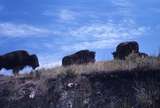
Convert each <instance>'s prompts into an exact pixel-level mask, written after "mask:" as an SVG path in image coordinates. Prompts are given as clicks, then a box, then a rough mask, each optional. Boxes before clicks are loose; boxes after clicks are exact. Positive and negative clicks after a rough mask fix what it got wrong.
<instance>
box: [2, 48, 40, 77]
mask: <svg viewBox="0 0 160 108" xmlns="http://www.w3.org/2000/svg"><path fill="white" fill-rule="evenodd" d="M25 66H30V67H32V69H35V68H36V67H38V66H39V62H38V58H37V56H36V55H34V54H33V55H29V54H28V52H27V51H25V50H17V51H13V52H10V53H7V54H4V55H1V56H0V69H2V68H5V69H12V70H13V74H14V75H17V74H18V73H19V70H21V69H23V68H24V67H25Z"/></svg>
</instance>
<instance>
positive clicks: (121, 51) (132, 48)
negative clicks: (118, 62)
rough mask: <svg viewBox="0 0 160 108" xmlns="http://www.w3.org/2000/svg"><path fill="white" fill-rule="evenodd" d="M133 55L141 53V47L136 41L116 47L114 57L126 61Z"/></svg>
mask: <svg viewBox="0 0 160 108" xmlns="http://www.w3.org/2000/svg"><path fill="white" fill-rule="evenodd" d="M131 53H139V45H138V43H137V42H136V41H129V42H123V43H120V44H119V45H118V46H117V47H116V51H115V52H113V53H112V54H113V57H114V58H115V59H122V60H124V59H125V57H127V56H128V55H129V54H131Z"/></svg>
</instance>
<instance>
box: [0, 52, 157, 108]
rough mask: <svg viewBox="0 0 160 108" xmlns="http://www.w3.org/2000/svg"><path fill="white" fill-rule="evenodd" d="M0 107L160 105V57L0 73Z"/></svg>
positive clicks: (126, 107)
mask: <svg viewBox="0 0 160 108" xmlns="http://www.w3.org/2000/svg"><path fill="white" fill-rule="evenodd" d="M0 86H1V88H0V106H1V108H159V107H160V58H159V57H151V56H149V57H139V56H137V55H136V54H131V55H129V56H128V57H127V58H126V60H112V61H101V62H96V63H94V64H93V63H90V64H84V65H72V66H67V67H61V66H59V67H55V68H53V69H40V70H38V71H35V72H31V73H30V74H23V75H20V76H18V77H15V76H11V77H7V76H0Z"/></svg>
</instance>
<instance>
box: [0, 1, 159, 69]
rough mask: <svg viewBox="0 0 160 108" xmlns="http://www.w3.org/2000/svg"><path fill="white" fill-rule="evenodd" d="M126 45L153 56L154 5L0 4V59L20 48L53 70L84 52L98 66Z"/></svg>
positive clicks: (155, 37) (155, 50)
mask: <svg viewBox="0 0 160 108" xmlns="http://www.w3.org/2000/svg"><path fill="white" fill-rule="evenodd" d="M128 40H136V41H138V42H139V45H140V50H141V51H143V52H146V53H149V54H152V55H153V54H157V53H158V50H159V49H160V0H0V54H5V53H7V52H10V51H14V50H19V49H24V50H27V51H28V52H30V53H31V54H32V53H34V54H37V55H38V58H39V61H40V64H41V66H53V65H55V64H60V63H61V59H62V57H63V56H65V55H68V54H72V53H74V52H76V51H78V50H81V49H89V50H93V51H96V53H97V54H96V59H97V61H101V60H110V59H112V55H111V52H113V51H114V50H115V47H116V45H117V44H118V43H120V42H123V41H128Z"/></svg>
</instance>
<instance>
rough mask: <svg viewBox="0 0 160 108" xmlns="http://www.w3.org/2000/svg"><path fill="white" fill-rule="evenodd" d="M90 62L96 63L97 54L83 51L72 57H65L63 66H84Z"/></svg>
mask: <svg viewBox="0 0 160 108" xmlns="http://www.w3.org/2000/svg"><path fill="white" fill-rule="evenodd" d="M89 62H92V63H94V62H95V52H94V51H89V50H81V51H78V52H76V53H74V54H72V55H69V56H65V57H64V58H63V59H62V65H63V66H68V65H73V64H84V63H89Z"/></svg>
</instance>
